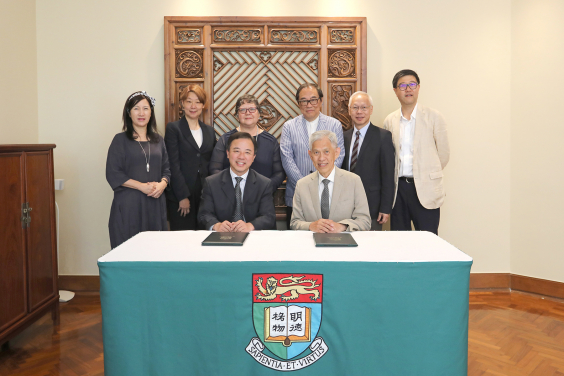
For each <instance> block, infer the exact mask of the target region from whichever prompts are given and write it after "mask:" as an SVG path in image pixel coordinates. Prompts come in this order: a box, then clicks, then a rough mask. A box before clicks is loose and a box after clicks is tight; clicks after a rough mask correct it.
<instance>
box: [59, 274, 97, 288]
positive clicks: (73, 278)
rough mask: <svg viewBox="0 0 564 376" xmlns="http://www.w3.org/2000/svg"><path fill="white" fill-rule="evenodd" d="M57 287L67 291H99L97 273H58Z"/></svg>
mask: <svg viewBox="0 0 564 376" xmlns="http://www.w3.org/2000/svg"><path fill="white" fill-rule="evenodd" d="M59 289H60V290H68V291H74V292H76V291H100V277H99V276H97V275H60V276H59Z"/></svg>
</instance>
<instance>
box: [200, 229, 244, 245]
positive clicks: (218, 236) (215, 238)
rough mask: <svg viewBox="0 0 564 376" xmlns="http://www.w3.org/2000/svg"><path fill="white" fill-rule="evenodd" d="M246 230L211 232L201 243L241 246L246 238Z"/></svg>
mask: <svg viewBox="0 0 564 376" xmlns="http://www.w3.org/2000/svg"><path fill="white" fill-rule="evenodd" d="M247 235H249V233H248V232H212V233H211V234H210V236H208V237H207V238H206V239H205V240H204V241H203V242H202V245H231V246H239V247H240V246H242V245H243V243H244V242H245V239H247Z"/></svg>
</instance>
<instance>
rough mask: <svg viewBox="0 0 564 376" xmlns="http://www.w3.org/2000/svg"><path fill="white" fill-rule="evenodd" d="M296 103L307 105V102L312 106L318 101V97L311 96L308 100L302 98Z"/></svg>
mask: <svg viewBox="0 0 564 376" xmlns="http://www.w3.org/2000/svg"><path fill="white" fill-rule="evenodd" d="M298 103H299V104H300V106H302V107H307V105H308V104H311V105H312V106H316V105H317V103H319V98H311V99H309V100H308V99H302V100H301V101H298Z"/></svg>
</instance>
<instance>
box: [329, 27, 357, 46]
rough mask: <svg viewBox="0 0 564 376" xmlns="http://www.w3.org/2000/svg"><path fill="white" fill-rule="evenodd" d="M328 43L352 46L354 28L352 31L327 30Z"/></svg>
mask: <svg viewBox="0 0 564 376" xmlns="http://www.w3.org/2000/svg"><path fill="white" fill-rule="evenodd" d="M329 41H330V42H331V43H346V44H354V28H352V29H332V28H330V29H329Z"/></svg>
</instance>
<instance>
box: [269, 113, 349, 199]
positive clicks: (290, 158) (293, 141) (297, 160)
mask: <svg viewBox="0 0 564 376" xmlns="http://www.w3.org/2000/svg"><path fill="white" fill-rule="evenodd" d="M317 130H318V131H325V130H328V131H331V132H334V133H335V134H336V135H337V140H338V144H339V147H340V148H341V153H340V154H339V157H338V158H337V159H336V160H335V166H337V167H341V164H342V163H343V159H344V157H345V142H344V140H343V127H342V125H341V123H340V122H339V120H337V119H335V118H332V117H329V116H326V115H323V114H319V123H318V124H317ZM308 150H309V135H308V133H307V124H306V120H305V118H304V116H303V115H300V116H298V117H295V118H294V119H292V120H289V121H287V122H286V123H285V124H284V127H283V128H282V137H280V153H281V154H282V166H283V167H284V171H286V175H287V176H288V179H287V182H286V199H285V201H286V205H287V206H292V205H293V199H294V190H295V189H296V183H297V182H298V180H300V179H301V178H303V177H304V176H307V175H309V174H311V173H312V172H313V171H315V167H314V166H313V162H312V161H311V158H310V157H309V154H308V153H307V152H308Z"/></svg>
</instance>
